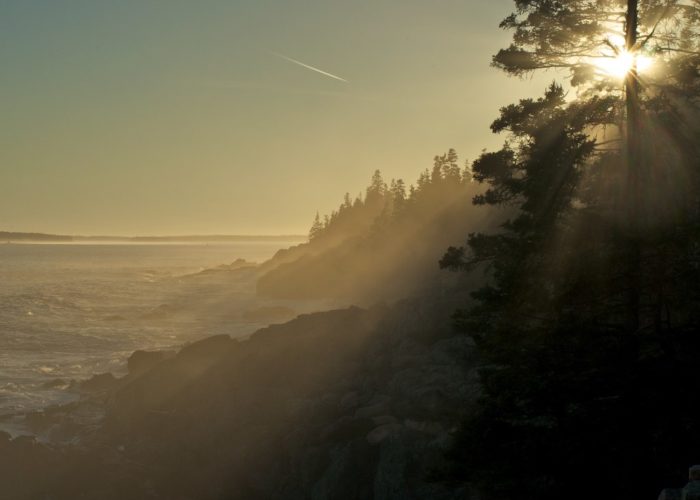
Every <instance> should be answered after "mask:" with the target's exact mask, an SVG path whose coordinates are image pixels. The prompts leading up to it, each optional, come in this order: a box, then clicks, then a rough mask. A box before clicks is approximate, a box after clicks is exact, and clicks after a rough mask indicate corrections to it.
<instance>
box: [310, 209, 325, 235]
mask: <svg viewBox="0 0 700 500" xmlns="http://www.w3.org/2000/svg"><path fill="white" fill-rule="evenodd" d="M321 233H323V224H321V217H320V216H319V214H318V212H316V217H314V222H313V224H311V229H310V230H309V241H314V240H315V239H316V238H318V237H319V236H320V235H321Z"/></svg>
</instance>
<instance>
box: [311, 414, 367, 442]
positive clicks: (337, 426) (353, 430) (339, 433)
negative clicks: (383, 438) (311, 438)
mask: <svg viewBox="0 0 700 500" xmlns="http://www.w3.org/2000/svg"><path fill="white" fill-rule="evenodd" d="M373 428H374V422H372V420H370V419H368V418H355V417H348V416H345V417H341V418H340V419H338V420H337V421H335V422H333V423H332V424H331V425H329V426H327V427H326V428H325V429H323V431H321V439H322V440H324V441H333V442H335V441H340V442H347V441H352V440H353V439H355V438H358V437H361V436H365V435H366V434H367V432H369V431H370V430H371V429H373Z"/></svg>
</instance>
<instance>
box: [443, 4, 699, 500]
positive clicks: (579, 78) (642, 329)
mask: <svg viewBox="0 0 700 500" xmlns="http://www.w3.org/2000/svg"><path fill="white" fill-rule="evenodd" d="M517 6H518V11H517V12H516V13H515V14H513V15H512V16H509V17H508V18H507V19H506V20H505V21H504V22H503V24H502V26H503V27H505V28H510V29H513V30H514V31H515V35H514V43H513V45H511V46H510V47H509V48H508V49H505V50H503V51H501V52H499V54H497V55H496V56H495V58H494V64H495V65H497V66H499V67H501V68H503V69H505V70H506V71H507V72H509V73H512V74H524V73H527V72H529V71H532V70H535V69H541V68H549V67H566V68H569V69H570V70H571V76H572V81H571V83H572V85H574V86H578V87H579V89H578V92H577V97H576V98H575V99H573V100H571V102H569V103H567V102H566V101H565V99H564V92H563V90H562V88H561V87H559V86H557V85H552V86H551V87H550V88H549V89H548V90H547V92H546V94H545V96H544V97H543V98H540V99H537V100H532V99H526V100H522V101H520V103H519V104H516V105H511V106H508V107H506V108H503V109H502V110H501V115H500V117H499V118H498V119H497V120H496V121H495V122H494V123H493V125H492V129H493V131H494V132H502V131H506V132H508V133H509V134H510V137H509V141H508V142H507V143H506V145H505V146H504V147H503V148H502V149H501V150H499V151H496V152H492V153H485V154H483V155H482V156H481V157H480V158H478V159H477V160H476V161H475V162H474V163H473V165H472V174H473V177H474V180H476V181H478V182H483V183H487V184H488V186H489V188H488V190H487V191H486V192H484V193H483V194H482V195H480V196H477V197H476V198H475V200H474V201H475V203H476V204H487V205H493V206H501V207H504V209H505V210H506V211H507V212H508V211H509V212H508V213H510V214H511V217H510V218H509V219H508V220H507V222H506V223H505V224H503V226H502V227H501V229H500V231H499V232H496V233H493V234H473V235H470V237H469V241H468V247H467V248H461V249H458V248H450V249H449V250H448V252H447V254H446V255H445V257H444V258H443V260H442V262H441V264H442V265H443V266H445V267H451V268H453V269H476V268H484V267H486V268H487V269H488V270H489V272H490V276H491V282H490V284H489V285H488V286H485V287H483V288H481V289H479V290H478V291H476V292H475V293H474V294H473V296H474V298H475V305H474V307H472V308H471V309H469V310H465V311H462V312H461V313H460V314H459V315H458V321H459V324H460V326H461V328H463V329H464V331H466V332H468V333H469V334H471V335H472V336H473V337H474V338H475V340H476V341H477V343H478V346H479V348H480V351H481V354H482V356H483V361H484V363H485V367H484V369H483V370H482V376H481V380H482V384H483V390H484V397H483V401H482V407H481V410H480V412H479V414H478V415H476V416H475V417H474V418H473V419H472V420H470V421H469V422H467V423H465V426H464V429H463V431H462V433H461V434H460V436H459V439H458V445H457V446H456V448H455V452H454V458H455V464H456V470H457V472H458V475H459V476H461V477H463V478H466V479H467V480H469V481H472V482H476V483H478V484H479V486H480V489H481V490H482V491H483V492H484V494H485V495H486V496H487V498H524V499H530V498H532V499H535V498H537V499H549V498H551V499H555V498H556V499H559V498H581V499H584V498H587V499H588V498H596V497H604V498H637V497H639V498H641V497H646V496H652V497H653V495H655V494H657V493H658V490H659V489H660V488H661V487H662V486H665V485H668V484H674V482H675V483H679V482H681V481H682V480H683V478H682V477H681V476H680V475H679V472H678V471H682V470H684V468H685V467H686V466H687V465H689V464H691V463H695V462H697V461H698V460H700V410H698V409H699V408H700V393H699V392H698V391H697V390H696V387H697V386H698V383H699V382H700V376H699V374H698V373H697V370H696V369H695V368H694V367H695V365H696V363H697V359H700V314H698V311H700V293H699V288H700V258H699V257H700V251H699V249H700V217H699V212H700V211H699V210H698V207H700V202H699V200H700V183H699V182H698V172H699V169H698V167H699V166H700V165H699V163H700V161H699V160H698V158H699V157H700V156H699V155H698V146H697V144H698V142H700V141H698V139H700V127H698V116H700V114H699V113H698V109H697V102H698V99H699V98H700V93H699V92H698V89H699V87H698V85H699V82H700V78H699V73H698V68H700V57H699V55H698V49H699V48H700V47H699V45H698V37H697V36H696V35H695V33H697V31H698V22H700V17H699V16H698V14H699V12H700V11H698V10H697V7H696V6H694V5H691V4H684V3H683V2H670V3H667V2H656V1H646V2H636V1H629V2H628V1H624V2H622V1H613V0H610V1H605V0H603V1H590V2H588V1H566V0H562V1H559V2H551V1H548V0H530V1H518V2H517ZM615 29H617V31H618V32H622V33H626V35H627V37H626V42H625V45H624V46H623V47H622V48H623V49H624V48H626V49H627V50H629V51H630V52H633V53H639V52H641V51H643V50H647V51H650V54H652V55H653V54H657V55H658V54H660V53H672V54H674V56H673V57H668V58H666V59H663V60H659V61H657V64H658V65H659V68H661V69H662V70H663V71H662V72H661V74H660V75H657V77H656V78H655V80H653V81H652V80H651V79H647V78H645V77H644V76H643V75H641V74H637V72H636V71H635V70H634V69H632V70H631V71H630V72H629V74H628V75H627V78H626V79H625V80H626V82H625V84H624V85H623V84H622V83H618V82H615V81H614V79H612V78H607V77H605V76H603V75H600V74H599V73H597V72H596V71H595V70H594V64H593V62H592V61H593V59H589V58H592V57H595V56H596V51H598V50H599V49H600V48H601V47H606V46H607V47H611V42H610V40H609V35H610V34H611V33H612V32H613V31H614V30H615ZM637 30H639V31H637ZM633 31H634V33H633ZM691 33H692V35H691ZM666 41H667V42H666ZM666 43H668V45H665V44H666ZM618 49H619V48H618ZM632 80H633V81H632ZM620 124H622V125H623V126H620ZM603 127H608V129H612V131H613V132H612V133H611V134H610V135H611V136H612V138H611V137H610V136H607V137H606V136H604V134H603ZM616 128H617V132H615V129H616ZM620 138H622V141H620V140H619V139H620ZM621 144H622V145H624V147H620V146H621ZM674 478H675V479H674Z"/></svg>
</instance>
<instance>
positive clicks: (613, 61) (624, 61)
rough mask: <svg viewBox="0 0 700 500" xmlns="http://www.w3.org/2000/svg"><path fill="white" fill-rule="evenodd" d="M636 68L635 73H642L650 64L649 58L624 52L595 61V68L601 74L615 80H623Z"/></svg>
mask: <svg viewBox="0 0 700 500" xmlns="http://www.w3.org/2000/svg"><path fill="white" fill-rule="evenodd" d="M635 63H636V66H637V72H642V71H645V70H647V69H649V67H650V66H651V64H652V61H651V58H649V57H647V56H644V55H642V54H634V53H632V52H627V51H626V50H622V51H620V53H619V54H617V55H614V56H611V57H605V58H601V59H599V60H597V61H595V66H596V67H597V69H598V70H600V72H601V73H604V74H606V75H608V76H612V77H615V78H624V77H625V76H627V74H628V73H629V72H630V71H632V68H633V67H634V66H635Z"/></svg>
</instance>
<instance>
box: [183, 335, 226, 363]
mask: <svg viewBox="0 0 700 500" xmlns="http://www.w3.org/2000/svg"><path fill="white" fill-rule="evenodd" d="M232 345H233V341H232V340H231V337H230V336H228V335H226V334H221V335H214V336H212V337H207V338H206V339H204V340H200V341H198V342H194V343H192V344H188V345H186V346H185V347H183V348H182V349H180V352H179V353H177V357H178V358H180V359H182V358H214V359H216V358H219V357H221V356H222V355H224V354H226V352H227V351H228V350H229V348H230V347H231V346H232Z"/></svg>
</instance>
